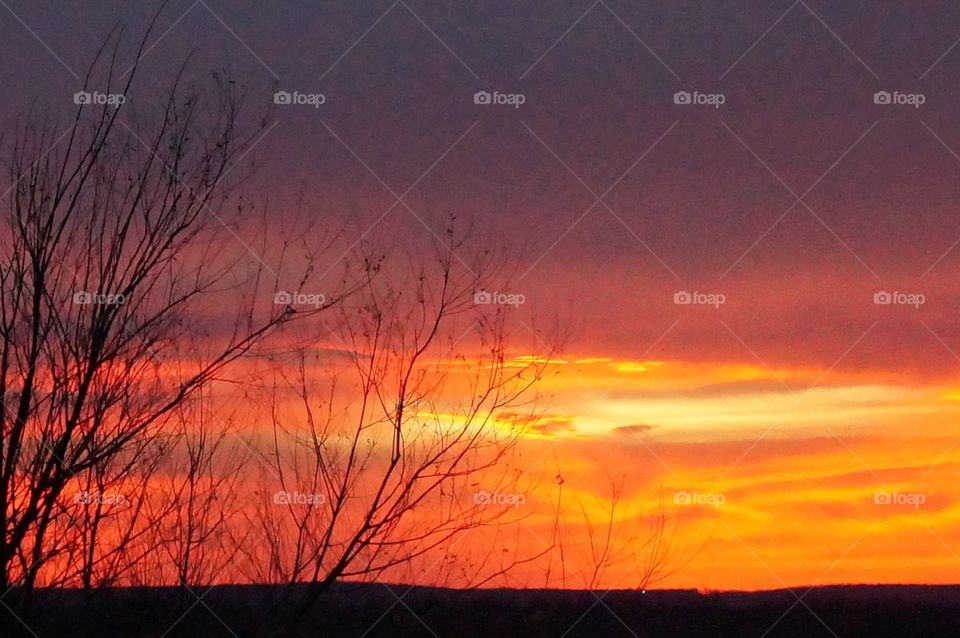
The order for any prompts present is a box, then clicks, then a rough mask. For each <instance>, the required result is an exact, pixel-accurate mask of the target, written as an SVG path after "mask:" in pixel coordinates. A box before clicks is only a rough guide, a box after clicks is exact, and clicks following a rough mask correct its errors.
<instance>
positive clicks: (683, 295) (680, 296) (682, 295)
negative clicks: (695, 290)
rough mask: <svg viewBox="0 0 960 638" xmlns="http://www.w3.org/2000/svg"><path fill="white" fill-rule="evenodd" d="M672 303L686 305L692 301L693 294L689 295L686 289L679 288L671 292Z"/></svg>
mask: <svg viewBox="0 0 960 638" xmlns="http://www.w3.org/2000/svg"><path fill="white" fill-rule="evenodd" d="M673 303H675V304H677V305H678V306H686V305H689V304H691V303H693V295H691V294H690V293H689V292H687V291H686V290H681V291H680V292H675V293H673Z"/></svg>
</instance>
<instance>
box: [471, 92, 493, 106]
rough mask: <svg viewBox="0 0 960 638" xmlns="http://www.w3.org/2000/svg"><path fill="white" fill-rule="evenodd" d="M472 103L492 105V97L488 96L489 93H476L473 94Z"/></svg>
mask: <svg viewBox="0 0 960 638" xmlns="http://www.w3.org/2000/svg"><path fill="white" fill-rule="evenodd" d="M473 103H474V104H492V103H493V97H492V96H491V95H490V92H489V91H477V92H476V93H474V94H473Z"/></svg>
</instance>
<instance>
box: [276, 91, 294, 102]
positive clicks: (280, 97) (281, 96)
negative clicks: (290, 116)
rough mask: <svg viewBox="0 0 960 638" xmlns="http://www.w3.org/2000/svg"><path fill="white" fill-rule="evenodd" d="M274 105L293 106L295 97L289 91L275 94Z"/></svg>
mask: <svg viewBox="0 0 960 638" xmlns="http://www.w3.org/2000/svg"><path fill="white" fill-rule="evenodd" d="M273 103H274V104H292V103H293V96H292V95H291V94H290V92H289V91H277V92H276V93H274V94H273Z"/></svg>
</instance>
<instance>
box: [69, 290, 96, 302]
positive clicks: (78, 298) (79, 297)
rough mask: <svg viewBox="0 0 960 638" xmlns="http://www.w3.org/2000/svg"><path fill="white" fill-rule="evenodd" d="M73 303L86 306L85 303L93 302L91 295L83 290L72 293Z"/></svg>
mask: <svg viewBox="0 0 960 638" xmlns="http://www.w3.org/2000/svg"><path fill="white" fill-rule="evenodd" d="M73 303H75V304H77V305H78V306H86V305H87V304H90V303H93V295H91V294H90V293H89V292H87V291H85V290H81V291H79V292H75V293H73Z"/></svg>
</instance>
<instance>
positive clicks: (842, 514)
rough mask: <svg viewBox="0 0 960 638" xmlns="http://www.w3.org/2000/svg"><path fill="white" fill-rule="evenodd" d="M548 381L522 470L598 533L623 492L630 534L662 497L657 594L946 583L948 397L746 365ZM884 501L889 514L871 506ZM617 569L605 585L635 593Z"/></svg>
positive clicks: (585, 372) (958, 445)
mask: <svg viewBox="0 0 960 638" xmlns="http://www.w3.org/2000/svg"><path fill="white" fill-rule="evenodd" d="M554 368H555V369H556V370H557V372H558V373H559V374H558V375H556V376H550V375H548V382H547V384H546V386H547V387H546V388H545V391H546V392H547V393H549V394H551V396H552V398H551V400H550V408H549V410H548V412H547V413H546V414H544V415H543V417H542V419H541V421H540V422H539V423H536V424H534V426H533V429H534V430H535V431H537V430H539V432H535V433H534V434H532V435H531V436H530V437H529V439H528V441H527V442H526V443H525V445H526V446H527V447H528V448H529V451H527V452H526V453H525V454H526V458H527V459H528V460H529V459H533V460H532V462H530V464H529V465H527V466H525V467H526V468H527V471H528V472H529V473H530V474H532V475H537V477H538V478H539V480H540V482H541V483H542V484H546V485H550V484H551V481H550V480H549V478H550V477H553V476H554V475H555V474H557V473H558V472H559V473H560V474H562V476H563V479H564V487H565V489H567V490H568V491H569V493H570V494H576V495H578V497H582V498H583V499H584V500H585V501H586V502H588V503H593V504H594V506H595V507H596V508H597V510H596V516H597V518H598V520H602V516H603V507H604V503H606V502H608V498H609V489H610V488H609V483H610V480H614V481H622V483H623V485H624V497H623V500H622V501H621V503H620V505H619V507H620V510H621V511H620V512H618V515H619V516H622V517H623V520H624V524H625V525H626V526H630V525H636V526H643V525H646V522H645V521H646V519H645V518H644V517H645V516H648V515H649V514H650V513H651V512H652V511H654V510H655V508H656V505H657V500H658V495H659V494H660V491H661V490H662V494H663V497H664V500H665V502H666V510H667V513H668V516H669V519H670V530H671V531H670V534H669V535H668V543H669V545H670V547H671V552H672V557H673V565H672V566H671V567H672V568H676V569H677V570H678V571H676V573H671V574H669V575H667V576H666V577H665V578H664V580H663V581H662V582H661V583H660V586H676V587H700V588H718V589H729V588H743V589H768V588H776V587H782V586H784V585H790V586H795V585H804V584H809V585H812V584H824V583H848V582H889V583H894V582H934V583H947V582H956V571H957V569H958V567H960V556H958V555H956V554H955V553H954V552H960V509H958V508H957V507H956V505H954V504H953V503H952V498H951V496H950V495H951V493H952V490H951V487H952V486H953V485H955V484H956V481H957V479H958V478H960V476H958V467H960V466H958V465H957V460H958V459H960V439H958V438H957V436H956V434H955V432H956V430H955V427H954V425H955V423H956V420H957V418H958V415H960V403H958V402H957V398H958V395H957V392H956V390H955V389H954V388H952V387H951V386H950V385H919V384H915V383H897V382H896V381H894V380H891V379H889V378H876V377H871V375H869V374H850V373H840V372H827V371H823V370H816V369H781V370H769V369H767V368H765V367H764V366H762V365H760V364H752V363H746V362H736V363H729V364H699V363H692V362H684V361H659V360H637V361H628V360H616V359H609V358H605V357H589V356H567V357H564V358H563V360H562V361H561V362H558V363H557V364H555V365H554ZM825 372H826V374H824V373H825ZM887 376H889V375H887ZM821 377H822V378H821ZM544 489H547V490H548V488H544V487H543V486H542V485H541V487H540V490H541V492H542V491H544ZM878 493H879V494H880V496H878V497H876V498H875V496H876V495H877V494H878ZM684 494H689V495H690V498H689V499H686V500H688V501H692V503H690V504H687V503H685V502H684V501H685V497H684ZM883 494H889V495H891V497H890V500H891V501H893V502H892V503H890V504H882V503H875V500H880V501H883V498H884V496H883ZM916 495H919V496H916ZM538 496H539V494H538ZM532 500H536V498H534V499H532ZM697 501H699V504H698V503H697ZM629 567H630V565H622V566H619V569H618V568H616V567H612V568H611V569H610V577H609V579H608V580H607V581H606V585H607V586H610V587H614V586H631V585H632V583H631V582H630V573H629ZM621 570H622V571H623V572H624V573H623V574H621V575H620V576H615V575H614V574H616V573H617V572H618V571H621ZM618 578H622V580H618Z"/></svg>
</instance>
